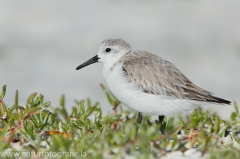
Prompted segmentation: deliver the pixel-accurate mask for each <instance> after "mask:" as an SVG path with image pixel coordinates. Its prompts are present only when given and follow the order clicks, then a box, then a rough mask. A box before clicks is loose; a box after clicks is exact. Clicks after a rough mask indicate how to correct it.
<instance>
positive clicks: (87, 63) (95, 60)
mask: <svg viewBox="0 0 240 159" xmlns="http://www.w3.org/2000/svg"><path fill="white" fill-rule="evenodd" d="M98 59H99V58H98V55H96V56H94V57H93V58H91V59H89V60H87V61H86V62H84V63H83V64H81V65H79V66H78V67H77V68H76V70H79V69H81V68H83V67H85V66H88V65H91V64H93V63H95V62H98Z"/></svg>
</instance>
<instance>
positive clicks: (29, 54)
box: [0, 0, 240, 117]
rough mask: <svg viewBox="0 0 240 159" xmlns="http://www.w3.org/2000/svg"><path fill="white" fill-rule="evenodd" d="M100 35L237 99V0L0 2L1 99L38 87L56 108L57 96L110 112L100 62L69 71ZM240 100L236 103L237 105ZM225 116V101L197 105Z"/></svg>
mask: <svg viewBox="0 0 240 159" xmlns="http://www.w3.org/2000/svg"><path fill="white" fill-rule="evenodd" d="M106 38H122V39H124V40H126V41H127V42H129V43H130V45H131V46H132V48H133V49H140V50H146V51H149V52H151V53H154V54H157V55H159V56H161V57H163V58H165V59H167V60H168V61H170V62H172V63H173V64H174V65H175V66H177V67H178V68H179V69H180V70H181V71H182V72H183V73H184V74H185V75H186V76H187V77H188V78H189V79H191V80H192V81H193V82H194V83H195V84H196V85H198V86H200V87H202V88H204V89H207V90H209V91H211V92H213V93H215V95H216V96H219V97H222V98H225V99H228V100H232V99H235V100H236V101H238V102H239V103H240V82H239V81H240V1H238V0H212V1H209V0H201V1H194V2H193V1H185V0H183V1H181V2H178V1H157V0H156V1H154V0H151V1H147V2H145V1H137V0H135V1H132V2H128V1H127V0H125V1H110V0H104V1H97V0H92V1H84V0H79V1H71V2H70V1H63V0H55V1H47V0H41V1H30V0H28V1H26V0H23V1H14V2H13V1H1V2H0V85H4V84H7V95H6V97H5V103H6V104H7V105H8V106H11V105H12V104H13V101H14V100H13V99H14V94H15V91H16V90H19V93H20V97H19V101H20V103H21V104H22V105H24V104H25V102H26V100H27V97H28V96H29V95H30V93H33V92H38V93H42V94H44V95H45V99H46V100H49V101H51V102H52V105H53V106H55V107H58V106H59V104H58V103H59V98H60V96H61V95H62V94H63V93H64V94H65V95H66V97H67V100H66V102H67V105H68V106H69V110H71V106H72V105H73V104H74V102H73V101H74V99H77V100H80V99H85V98H86V97H91V99H92V100H93V101H100V103H101V106H102V107H103V109H104V111H105V112H107V111H109V110H111V108H110V107H109V105H108V103H107V101H106V99H105V97H104V94H103V93H102V91H101V88H100V87H99V84H100V83H104V81H103V78H102V73H101V71H102V65H101V64H95V65H92V66H89V67H86V68H84V69H83V70H80V71H76V70H75V68H76V67H77V66H78V65H79V64H81V63H82V62H84V61H86V60H87V59H89V58H91V57H93V56H94V55H96V54H97V51H98V47H99V44H100V43H101V41H102V40H104V39H106ZM239 105H240V104H239ZM205 108H210V109H212V110H214V111H218V112H219V113H220V114H221V116H223V117H228V116H229V115H230V112H231V111H232V110H233V106H209V105H208V106H205Z"/></svg>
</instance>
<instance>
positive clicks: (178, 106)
mask: <svg viewBox="0 0 240 159" xmlns="http://www.w3.org/2000/svg"><path fill="white" fill-rule="evenodd" d="M124 76H125V74H124V72H123V70H122V66H121V65H117V66H116V67H115V68H114V69H113V71H110V68H108V67H106V66H104V68H103V77H104V79H105V82H106V84H107V87H108V89H109V90H110V91H111V92H112V93H113V94H114V95H115V96H116V97H117V99H118V100H119V101H120V102H121V103H123V104H124V105H126V106H127V107H129V108H131V109H133V110H135V111H137V112H141V113H143V114H152V115H166V116H169V115H174V114H177V113H182V112H187V111H190V110H192V109H194V108H196V104H199V103H198V102H196V101H192V100H186V99H177V98H172V97H169V96H163V95H154V94H148V93H145V92H142V91H141V90H139V89H138V88H137V86H136V85H134V83H133V82H131V83H130V82H129V81H128V80H127V79H126V78H125V77H124Z"/></svg>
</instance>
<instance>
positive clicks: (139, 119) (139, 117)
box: [137, 112, 142, 123]
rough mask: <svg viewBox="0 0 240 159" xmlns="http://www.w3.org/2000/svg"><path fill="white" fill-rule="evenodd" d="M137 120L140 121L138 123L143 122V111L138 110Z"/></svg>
mask: <svg viewBox="0 0 240 159" xmlns="http://www.w3.org/2000/svg"><path fill="white" fill-rule="evenodd" d="M137 122H138V123H141V122H142V113H140V112H138V118H137Z"/></svg>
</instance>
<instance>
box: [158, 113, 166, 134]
mask: <svg viewBox="0 0 240 159" xmlns="http://www.w3.org/2000/svg"><path fill="white" fill-rule="evenodd" d="M163 119H164V115H159V116H158V120H159V123H160V128H159V131H160V132H161V134H163V135H164V129H165V126H164V125H163Z"/></svg>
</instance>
